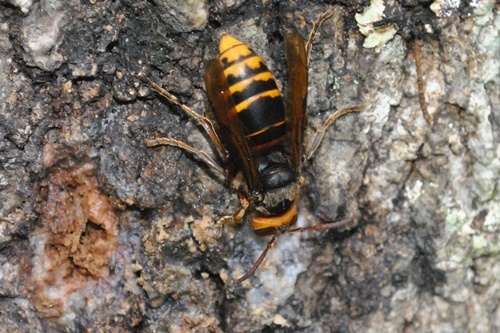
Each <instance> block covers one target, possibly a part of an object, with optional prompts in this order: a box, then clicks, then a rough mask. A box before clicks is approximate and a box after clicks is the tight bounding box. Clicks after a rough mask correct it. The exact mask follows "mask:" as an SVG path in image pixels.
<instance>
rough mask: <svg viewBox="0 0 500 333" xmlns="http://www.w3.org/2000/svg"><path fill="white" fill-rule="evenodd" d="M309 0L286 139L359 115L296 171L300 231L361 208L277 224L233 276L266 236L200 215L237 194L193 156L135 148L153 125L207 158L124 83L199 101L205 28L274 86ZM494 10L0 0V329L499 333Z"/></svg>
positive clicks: (189, 127) (222, 0) (185, 126)
mask: <svg viewBox="0 0 500 333" xmlns="http://www.w3.org/2000/svg"><path fill="white" fill-rule="evenodd" d="M328 8H334V10H335V14H334V16H333V17H332V18H331V19H329V20H327V21H326V22H325V23H324V25H323V26H322V28H321V30H320V31H319V34H318V36H317V38H316V40H315V42H314V45H313V49H312V53H311V54H310V68H309V77H310V79H309V81H310V82H309V100H308V114H309V126H310V127H309V130H308V132H307V134H312V133H314V130H315V129H316V128H319V126H321V124H322V122H323V121H324V120H325V119H326V118H327V117H328V115H329V114H331V112H333V111H334V110H335V109H338V108H340V107H343V106H347V105H356V104H360V103H365V104H366V108H365V110H364V111H363V112H361V113H356V114H349V115H347V116H345V117H343V118H341V119H339V120H338V121H337V122H336V123H335V124H334V126H332V128H330V129H329V131H328V133H327V135H326V137H325V140H324V142H323V143H322V145H321V146H320V149H319V150H318V151H317V153H316V155H315V156H314V158H313V159H312V161H311V162H308V163H306V164H305V165H304V170H303V173H304V176H305V178H306V180H307V185H306V187H305V190H304V195H303V198H302V202H301V207H300V210H301V214H300V221H299V223H301V224H303V225H311V224H315V223H321V221H320V219H318V218H317V217H316V216H322V217H324V218H325V217H326V218H328V219H332V220H337V219H341V218H344V217H349V216H353V215H355V214H360V215H361V218H360V220H359V222H358V224H357V225H356V226H355V227H354V228H352V229H351V230H348V231H344V232H339V231H335V230H331V231H328V232H323V233H316V232H311V233H303V234H293V235H283V236H281V237H279V238H278V241H277V244H276V246H275V247H273V248H272V249H271V251H270V252H269V254H268V257H267V259H266V261H265V263H264V264H263V265H262V267H260V268H259V270H258V271H257V272H256V274H255V275H254V276H253V277H252V278H250V279H249V280H248V281H246V282H244V283H243V284H240V285H238V284H235V283H234V282H233V279H234V278H238V277H239V276H241V274H243V273H244V272H246V271H247V270H248V269H249V268H250V267H251V265H252V264H253V262H254V261H255V259H256V258H257V257H258V256H259V255H260V253H261V251H262V250H263V248H264V247H265V244H266V242H267V239H266V238H261V237H258V236H256V235H254V234H253V232H252V231H251V229H250V228H249V227H248V225H247V224H246V223H243V224H242V225H237V226H233V225H221V224H220V223H217V222H218V221H219V220H220V219H221V218H222V217H223V216H225V215H230V214H232V213H233V212H234V210H235V209H236V208H237V207H238V200H237V197H236V194H235V193H234V192H233V191H231V190H230V189H228V188H226V187H225V185H224V184H223V183H222V182H221V180H220V179H218V178H217V177H216V176H215V175H214V174H213V173H212V172H210V170H208V169H207V168H206V167H205V166H204V165H203V164H202V163H200V162H199V161H197V160H196V159H195V158H193V156H190V155H189V154H187V153H185V152H183V151H180V150H179V149H176V148H173V147H157V148H147V147H146V145H145V140H146V139H147V138H151V137H154V136H159V135H161V136H166V137H173V138H177V139H182V140H184V141H186V142H188V143H190V144H191V145H193V146H196V147H198V148H201V149H203V150H205V151H207V152H209V153H212V152H213V150H212V149H211V147H210V143H209V141H208V138H207V137H206V136H205V135H204V133H203V132H202V130H201V129H200V128H198V127H197V126H196V124H194V123H193V122H192V121H191V120H190V119H189V118H188V117H187V116H186V115H185V114H184V113H183V112H182V110H180V109H179V108H178V107H175V106H172V105H170V104H168V103H167V102H166V101H165V100H163V99H162V98H159V97H158V96H157V95H155V94H153V93H152V92H151V91H150V90H149V89H147V88H146V87H145V86H144V85H142V84H141V83H140V82H139V81H138V80H137V79H136V78H135V77H133V76H132V75H131V74H132V73H133V72H137V71H139V70H143V71H145V72H146V74H147V75H148V76H149V77H150V78H151V79H152V80H154V81H155V82H158V83H162V84H163V85H164V86H165V87H167V88H168V90H169V91H171V92H172V93H174V94H176V95H177V96H179V98H180V99H181V100H182V102H183V103H186V104H188V105H190V106H191V107H193V108H194V109H195V110H197V111H198V112H204V110H206V109H207V107H208V103H207V99H206V94H205V91H204V84H203V76H204V71H205V69H204V68H205V63H206V62H207V61H208V60H209V59H212V58H214V57H215V56H216V53H217V52H216V50H217V44H218V40H219V35H220V33H222V32H226V33H229V34H232V35H234V36H236V37H237V38H238V39H240V40H242V41H245V42H246V43H247V44H249V45H250V46H251V47H252V48H253V49H254V50H255V51H256V52H257V53H259V54H260V55H261V56H262V57H263V58H264V59H266V61H267V63H268V65H269V67H270V68H271V70H272V71H273V72H274V73H275V75H276V76H277V78H278V80H279V82H280V84H281V85H282V86H283V87H286V84H287V82H286V70H285V69H286V62H285V61H286V60H285V58H284V52H283V36H284V31H285V30H284V29H285V28H286V27H294V28H296V29H297V30H298V31H299V32H300V33H301V34H302V35H303V36H304V37H307V34H308V33H309V31H310V30H311V27H312V23H313V22H314V20H315V19H316V18H317V17H318V15H319V14H320V13H322V12H324V11H325V10H327V9H328ZM499 9H500V7H499V4H498V3H497V2H495V0H480V1H474V2H469V1H463V2H452V1H443V0H436V1H434V2H432V1H428V2H426V1H417V0H408V1H399V0H395V1H384V0H372V1H371V2H369V1H351V0H344V1H339V2H331V1H306V0H296V1H264V0H261V1H260V0H248V1H240V0H216V1H159V0H158V1H154V2H150V1H102V2H98V1H88V2H87V1H78V0H73V1H48V0H47V1H45V0H42V1H39V2H33V1H17V0H8V1H1V2H0V327H2V329H1V330H4V329H5V331H8V332H16V331H17V332H84V331H85V332H100V331H104V332H131V331H133V332H402V331H405V332H498V331H500V240H499V236H500V188H499V179H500V134H499V133H500V74H499V71H500V60H499V59H500V36H499V32H500V15H499ZM382 13H383V16H382V15H381V14H382ZM369 22H377V23H375V24H374V27H373V26H370V25H369ZM416 60H417V62H416ZM416 63H419V65H420V67H419V70H420V71H421V73H422V76H421V77H419V75H417V73H418V72H419V71H418V70H417V66H416ZM419 85H420V89H419ZM309 138H310V136H309Z"/></svg>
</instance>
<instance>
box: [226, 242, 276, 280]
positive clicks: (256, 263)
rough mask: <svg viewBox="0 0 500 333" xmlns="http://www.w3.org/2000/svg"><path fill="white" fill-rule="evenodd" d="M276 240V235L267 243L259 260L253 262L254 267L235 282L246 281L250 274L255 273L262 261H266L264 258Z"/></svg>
mask: <svg viewBox="0 0 500 333" xmlns="http://www.w3.org/2000/svg"><path fill="white" fill-rule="evenodd" d="M275 240H276V235H274V236H273V237H272V238H271V240H270V241H269V242H268V243H267V246H266V249H265V250H264V251H263V252H262V254H261V255H260V257H259V259H257V261H256V262H255V264H253V266H252V268H250V270H249V271H248V272H247V273H246V274H245V275H243V276H242V277H240V278H239V279H237V280H235V281H234V282H235V283H241V282H243V281H245V280H246V279H248V278H249V277H250V276H252V274H253V273H255V271H256V270H257V268H259V266H260V264H262V261H264V258H265V257H266V255H267V251H269V249H270V248H271V247H272V246H273V244H274V241H275Z"/></svg>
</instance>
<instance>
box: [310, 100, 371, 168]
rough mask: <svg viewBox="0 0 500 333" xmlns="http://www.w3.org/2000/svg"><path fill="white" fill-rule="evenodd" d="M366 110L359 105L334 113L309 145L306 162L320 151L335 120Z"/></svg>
mask: <svg viewBox="0 0 500 333" xmlns="http://www.w3.org/2000/svg"><path fill="white" fill-rule="evenodd" d="M364 108H365V105H363V104H361V105H357V106H350V107H345V108H342V109H339V110H337V111H335V112H334V113H332V114H331V115H330V116H329V117H328V119H326V121H325V122H324V124H323V126H321V128H320V129H318V130H317V131H316V134H315V135H314V137H313V139H312V141H311V142H310V143H309V145H308V146H307V148H306V151H305V160H306V161H307V160H308V159H310V158H311V156H312V155H313V154H314V152H315V151H316V149H318V147H319V145H320V144H321V141H323V138H324V136H325V133H326V130H327V129H328V127H330V126H331V125H332V124H333V122H334V121H335V120H337V119H338V118H340V117H342V116H343V115H345V114H348V113H350V112H359V111H361V110H363V109H364Z"/></svg>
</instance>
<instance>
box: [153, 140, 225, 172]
mask: <svg viewBox="0 0 500 333" xmlns="http://www.w3.org/2000/svg"><path fill="white" fill-rule="evenodd" d="M159 145H165V146H173V147H177V148H180V149H184V150H186V151H188V152H190V153H192V154H194V155H196V156H197V157H198V158H199V159H200V160H201V161H203V162H204V163H205V164H206V165H208V166H209V167H210V168H211V169H212V170H213V171H214V172H215V173H217V174H218V175H220V176H221V177H222V178H224V179H225V178H226V173H225V172H224V169H223V168H222V167H221V166H220V165H219V164H218V163H217V162H215V161H214V160H213V158H211V157H210V155H208V154H207V153H206V152H204V151H203V150H199V149H196V148H194V147H192V146H190V145H188V144H187V143H185V142H183V141H179V140H176V139H171V138H156V139H149V140H146V146H148V147H155V146H159Z"/></svg>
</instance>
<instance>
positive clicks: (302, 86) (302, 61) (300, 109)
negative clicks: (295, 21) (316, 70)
mask: <svg viewBox="0 0 500 333" xmlns="http://www.w3.org/2000/svg"><path fill="white" fill-rule="evenodd" d="M285 51H286V57H287V68H288V87H287V94H286V124H287V140H288V143H289V154H290V159H291V162H292V166H293V169H294V171H295V172H296V173H297V174H299V173H300V165H301V162H302V158H303V143H304V131H305V128H306V123H307V115H306V106H307V53H306V49H305V46H304V40H303V39H302V37H301V36H300V35H299V33H298V32H296V31H293V32H288V33H287V35H286V38H285Z"/></svg>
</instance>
